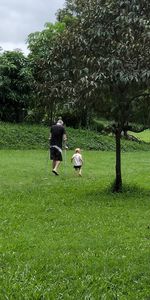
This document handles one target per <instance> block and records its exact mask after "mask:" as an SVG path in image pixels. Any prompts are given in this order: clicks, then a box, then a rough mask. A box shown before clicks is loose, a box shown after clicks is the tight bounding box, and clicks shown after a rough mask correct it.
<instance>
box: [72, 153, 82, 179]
mask: <svg viewBox="0 0 150 300" xmlns="http://www.w3.org/2000/svg"><path fill="white" fill-rule="evenodd" d="M71 162H73V167H74V169H75V171H76V172H77V174H78V175H79V176H82V165H83V158H82V155H81V150H80V148H76V149H75V153H74V154H73V156H72V157H71Z"/></svg>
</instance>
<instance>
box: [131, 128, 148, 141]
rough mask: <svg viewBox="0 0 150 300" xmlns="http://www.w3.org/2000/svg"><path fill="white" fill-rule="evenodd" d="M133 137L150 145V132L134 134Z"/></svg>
mask: <svg viewBox="0 0 150 300" xmlns="http://www.w3.org/2000/svg"><path fill="white" fill-rule="evenodd" d="M132 135H134V136H135V137H137V138H138V139H139V140H141V141H144V142H146V143H150V130H149V129H147V130H144V131H142V132H139V133H135V132H132Z"/></svg>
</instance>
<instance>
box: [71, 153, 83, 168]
mask: <svg viewBox="0 0 150 300" xmlns="http://www.w3.org/2000/svg"><path fill="white" fill-rule="evenodd" d="M72 160H73V164H74V166H76V167H77V166H81V165H82V162H83V161H82V155H81V154H80V153H75V154H74V155H73V156H72Z"/></svg>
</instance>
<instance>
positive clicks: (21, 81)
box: [0, 51, 32, 122]
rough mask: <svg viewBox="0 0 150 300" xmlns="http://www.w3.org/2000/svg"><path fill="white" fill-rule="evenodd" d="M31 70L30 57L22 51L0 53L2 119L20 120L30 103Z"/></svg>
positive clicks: (9, 120)
mask: <svg viewBox="0 0 150 300" xmlns="http://www.w3.org/2000/svg"><path fill="white" fill-rule="evenodd" d="M31 78H32V75H31V72H30V69H29V66H28V59H27V58H26V57H24V55H23V53H22V52H20V51H6V52H4V53H1V54H0V103H1V110H0V119H1V120H2V121H8V122H19V121H21V120H22V117H23V110H26V109H27V108H28V105H29V99H30V93H31Z"/></svg>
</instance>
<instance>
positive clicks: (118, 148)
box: [114, 128, 122, 193]
mask: <svg viewBox="0 0 150 300" xmlns="http://www.w3.org/2000/svg"><path fill="white" fill-rule="evenodd" d="M115 137H116V179H115V184H114V192H117V193H119V192H121V191H122V178H121V143H120V141H121V130H120V128H116V132H115Z"/></svg>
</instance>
